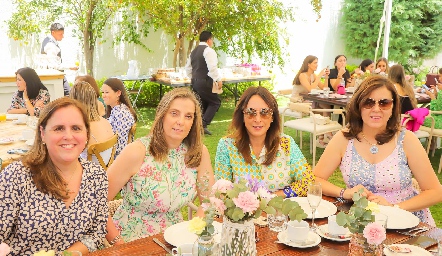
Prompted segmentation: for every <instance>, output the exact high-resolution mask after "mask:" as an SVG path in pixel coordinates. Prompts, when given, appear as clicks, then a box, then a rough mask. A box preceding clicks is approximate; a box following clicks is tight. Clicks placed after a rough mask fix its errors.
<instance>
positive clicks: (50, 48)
mask: <svg viewBox="0 0 442 256" xmlns="http://www.w3.org/2000/svg"><path fill="white" fill-rule="evenodd" d="M63 37H64V27H63V25H61V24H60V23H53V24H52V25H51V34H50V35H49V36H47V37H46V38H45V39H44V40H43V43H42V44H41V54H47V55H48V56H52V57H54V58H53V60H52V61H51V62H50V63H51V64H50V65H48V67H49V68H53V69H57V70H60V71H61V72H63V71H64V69H65V68H68V69H71V70H78V67H77V66H75V67H63V61H62V59H61V49H60V46H59V45H58V42H59V41H61V40H62V39H63ZM57 57H59V58H57ZM58 59H59V60H60V61H56V60H58ZM70 90H71V87H70V86H69V83H68V81H67V79H66V76H64V78H63V91H64V95H69V92H70Z"/></svg>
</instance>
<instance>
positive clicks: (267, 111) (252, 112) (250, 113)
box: [242, 108, 273, 119]
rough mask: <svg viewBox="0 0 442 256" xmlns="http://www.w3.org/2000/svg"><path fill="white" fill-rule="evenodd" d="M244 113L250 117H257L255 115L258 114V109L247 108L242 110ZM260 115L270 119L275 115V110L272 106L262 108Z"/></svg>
mask: <svg viewBox="0 0 442 256" xmlns="http://www.w3.org/2000/svg"><path fill="white" fill-rule="evenodd" d="M242 112H243V113H244V115H246V116H247V117H248V118H249V119H252V118H255V116H256V115H257V114H258V111H257V110H256V109H254V108H246V109H244V110H243V111H242ZM259 115H260V116H261V118H264V119H268V118H271V117H272V115H273V110H272V109H270V108H262V109H261V110H260V111H259Z"/></svg>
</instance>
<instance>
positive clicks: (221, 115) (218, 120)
mask: <svg viewBox="0 0 442 256" xmlns="http://www.w3.org/2000/svg"><path fill="white" fill-rule="evenodd" d="M278 101H279V102H280V105H285V103H284V100H280V99H279V100H278ZM233 110H234V101H233V100H230V99H227V100H226V99H224V100H223V102H222V105H221V108H220V109H219V111H218V113H217V114H216V116H215V119H214V120H213V122H212V124H211V125H209V127H208V128H209V130H210V131H211V132H212V135H210V136H205V138H204V144H205V145H206V146H207V148H208V149H209V152H210V157H211V160H212V165H214V161H215V153H216V147H217V144H218V141H219V139H220V138H221V137H223V136H225V135H226V134H227V130H228V127H229V125H230V122H231V119H232V114H233ZM138 113H141V114H142V115H143V118H144V120H145V122H144V123H142V122H138V124H137V132H136V135H135V137H136V138H138V137H142V136H145V135H147V134H148V132H149V130H150V127H151V124H152V121H153V119H154V116H155V109H154V108H140V109H139V111H138ZM285 132H286V133H287V134H288V135H290V136H292V137H293V138H294V139H295V141H296V142H297V143H299V138H298V137H296V136H295V132H294V131H293V130H292V131H291V130H290V129H285ZM308 141H309V135H308V134H306V133H304V134H303V142H304V143H303V148H302V152H303V154H304V156H305V157H306V158H307V161H308V162H309V163H310V164H311V162H312V155H311V154H310V152H309V147H308V145H309V144H308ZM316 152H317V153H316V155H317V157H318V159H319V156H320V155H321V154H322V152H323V149H320V148H318V149H317V150H316ZM441 152H442V150H437V151H436V154H435V156H434V157H431V158H430V160H431V164H432V165H433V169H435V170H437V167H438V164H439V159H440V155H441ZM437 177H438V178H439V181H441V180H442V174H438V175H437ZM330 181H331V182H332V183H334V184H337V185H338V186H342V187H343V186H344V182H343V179H342V175H341V173H340V172H339V171H336V172H335V173H334V174H333V176H332V177H331V178H330ZM430 210H431V213H432V214H433V217H434V219H435V221H436V225H437V226H438V227H442V204H437V205H435V206H433V207H431V208H430ZM184 212H185V211H183V213H184Z"/></svg>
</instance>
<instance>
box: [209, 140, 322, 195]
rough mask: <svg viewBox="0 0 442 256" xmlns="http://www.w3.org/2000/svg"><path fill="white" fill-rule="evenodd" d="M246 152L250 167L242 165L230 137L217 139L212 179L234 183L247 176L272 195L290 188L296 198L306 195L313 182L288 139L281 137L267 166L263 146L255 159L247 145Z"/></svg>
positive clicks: (305, 161) (312, 177) (302, 160)
mask: <svg viewBox="0 0 442 256" xmlns="http://www.w3.org/2000/svg"><path fill="white" fill-rule="evenodd" d="M250 152H252V164H248V163H246V162H245V160H244V157H243V156H242V154H241V153H240V152H239V151H238V148H237V147H236V146H235V141H234V140H233V139H232V138H228V137H224V138H222V139H220V141H219V142H218V148H217V150H216V156H215V177H216V179H227V180H231V181H234V180H235V179H236V178H237V177H244V176H245V175H246V174H250V175H251V177H252V178H255V179H260V180H264V182H265V183H266V186H267V189H269V190H270V191H272V192H275V191H277V190H280V189H283V188H284V187H285V186H288V185H290V186H291V187H292V190H293V191H294V192H295V193H296V194H298V196H306V195H307V185H308V183H309V182H311V181H314V176H313V172H312V170H311V168H310V165H309V164H308V163H307V160H306V159H305V157H304V155H303V154H302V152H301V150H300V149H299V147H298V145H296V143H295V141H294V140H293V138H292V137H290V136H288V135H284V134H283V135H282V136H281V140H280V147H279V150H278V152H277V153H276V159H275V161H274V162H273V163H272V164H271V165H269V166H265V165H263V164H262V163H263V162H264V161H265V155H266V148H265V147H264V148H263V149H262V150H261V153H260V155H259V157H258V158H257V157H256V156H255V155H254V154H253V150H252V147H251V146H250Z"/></svg>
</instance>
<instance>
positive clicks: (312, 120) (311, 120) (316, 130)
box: [283, 103, 345, 168]
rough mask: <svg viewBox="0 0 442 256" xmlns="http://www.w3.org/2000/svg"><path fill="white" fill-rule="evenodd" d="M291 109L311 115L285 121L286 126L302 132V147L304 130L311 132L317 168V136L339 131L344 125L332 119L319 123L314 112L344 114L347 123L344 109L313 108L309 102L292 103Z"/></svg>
mask: <svg viewBox="0 0 442 256" xmlns="http://www.w3.org/2000/svg"><path fill="white" fill-rule="evenodd" d="M289 108H290V110H292V111H296V112H300V113H303V114H307V115H310V116H309V117H306V118H300V119H295V120H290V121H287V122H285V123H284V125H283V126H284V127H289V128H292V129H295V130H298V131H300V132H301V134H300V139H299V147H300V148H302V132H309V133H311V137H310V145H311V147H310V151H311V152H312V154H313V160H312V161H313V163H312V168H315V162H316V138H317V136H319V135H323V134H326V133H330V132H337V131H339V130H341V129H342V125H341V124H339V123H338V122H336V121H330V122H329V123H327V124H323V125H321V124H317V123H318V120H316V117H315V115H314V114H313V112H322V113H325V112H329V113H333V114H337V115H341V116H342V120H343V123H344V124H345V116H344V110H343V109H312V107H311V104H309V103H290V106H289Z"/></svg>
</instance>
